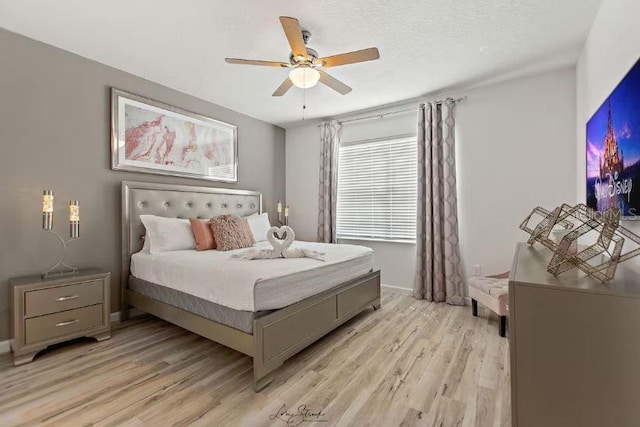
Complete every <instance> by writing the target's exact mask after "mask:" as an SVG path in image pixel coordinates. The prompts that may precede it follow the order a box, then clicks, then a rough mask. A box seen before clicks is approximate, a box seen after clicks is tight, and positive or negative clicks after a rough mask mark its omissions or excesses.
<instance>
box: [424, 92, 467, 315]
mask: <svg viewBox="0 0 640 427" xmlns="http://www.w3.org/2000/svg"><path fill="white" fill-rule="evenodd" d="M454 113H455V103H454V101H453V100H451V99H447V100H446V101H444V102H442V103H428V104H426V105H425V104H420V107H419V108H418V207H417V208H418V209H417V213H418V215H417V224H416V225H417V236H416V237H417V238H416V247H417V264H416V277H415V283H414V287H413V295H414V297H416V298H418V299H426V300H428V301H446V302H447V303H449V304H453V305H464V288H463V280H462V274H461V269H460V248H459V246H458V208H457V196H456V162H455V119H454Z"/></svg>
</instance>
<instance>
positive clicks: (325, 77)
mask: <svg viewBox="0 0 640 427" xmlns="http://www.w3.org/2000/svg"><path fill="white" fill-rule="evenodd" d="M318 72H319V73H320V83H323V84H325V85H327V86H329V87H330V88H331V89H333V90H335V91H336V92H339V93H340V94H341V95H346V94H348V93H349V92H351V91H352V90H353V89H351V88H350V87H349V86H347V85H346V84H344V83H342V82H341V81H340V80H338V79H336V78H335V77H331V76H330V75H329V74H327V73H325V72H324V71H322V70H318Z"/></svg>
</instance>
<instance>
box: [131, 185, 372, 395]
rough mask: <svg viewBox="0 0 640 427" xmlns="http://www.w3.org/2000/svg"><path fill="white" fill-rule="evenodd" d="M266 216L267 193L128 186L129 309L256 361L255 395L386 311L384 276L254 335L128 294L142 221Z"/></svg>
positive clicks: (293, 308) (272, 320) (268, 321)
mask: <svg viewBox="0 0 640 427" xmlns="http://www.w3.org/2000/svg"><path fill="white" fill-rule="evenodd" d="M261 212H262V194H261V193H259V192H255V191H245V190H230V189H220V188H210V187H192V186H183V185H165V184H155V183H144V182H127V181H125V182H123V183H122V215H123V216H122V221H123V224H122V225H123V227H122V230H123V231H122V308H121V312H122V315H123V317H124V318H126V317H127V315H128V310H129V308H130V307H136V308H138V309H140V310H142V311H144V312H147V313H150V314H153V315H154V316H157V317H159V318H161V319H164V320H166V321H168V322H171V323H173V324H175V325H178V326H180V327H182V328H184V329H187V330H189V331H191V332H194V333H196V334H198V335H201V336H203V337H205V338H208V339H210V340H212V341H215V342H217V343H220V344H222V345H225V346H227V347H230V348H232V349H234V350H237V351H239V352H241V353H244V354H246V355H248V356H251V357H252V358H253V388H254V390H255V391H260V390H261V389H263V388H264V387H266V386H267V385H269V383H271V381H272V380H273V371H275V370H276V369H277V368H278V367H279V366H280V365H282V363H284V361H285V360H287V359H289V358H290V357H291V356H293V355H294V354H296V353H298V352H299V351H301V350H303V349H304V348H306V347H307V346H309V345H310V344H311V343H313V342H314V341H316V340H318V339H319V338H321V337H323V336H324V335H326V334H327V333H329V332H331V331H332V330H334V329H335V328H337V327H338V326H340V325H341V324H343V323H344V322H346V321H347V320H349V319H351V318H352V317H354V316H356V315H357V314H359V313H361V312H362V311H364V310H367V309H368V308H369V307H373V309H374V310H375V309H378V308H380V271H373V272H370V273H367V274H365V275H363V276H360V277H357V278H355V279H352V280H349V281H347V282H345V283H343V284H341V285H339V286H337V287H334V288H332V289H329V290H327V291H325V292H323V293H320V294H317V295H314V296H312V297H309V298H307V299H305V300H303V301H300V302H297V303H295V304H292V305H290V306H287V307H285V308H282V309H279V310H276V311H274V312H272V313H269V314H267V315H265V316H262V317H259V318H257V319H255V320H254V321H253V334H249V333H246V332H243V331H240V330H238V329H235V328H232V327H230V326H227V325H224V324H222V323H218V322H215V321H213V320H209V319H206V318H204V317H201V316H198V315H196V314H193V313H191V312H189V311H186V310H183V309H180V308H177V307H175V306H172V305H169V304H166V303H163V302H160V301H158V300H155V299H153V298H150V297H148V296H145V295H142V294H140V293H137V292H134V291H133V290H131V289H129V278H130V270H129V267H130V262H131V255H132V254H134V253H136V252H138V251H140V249H142V245H143V236H144V226H143V225H142V222H141V221H140V215H143V214H149V215H159V216H165V217H172V218H189V217H191V218H193V217H197V218H211V217H214V216H216V215H221V214H235V215H239V216H246V215H251V214H253V213H261Z"/></svg>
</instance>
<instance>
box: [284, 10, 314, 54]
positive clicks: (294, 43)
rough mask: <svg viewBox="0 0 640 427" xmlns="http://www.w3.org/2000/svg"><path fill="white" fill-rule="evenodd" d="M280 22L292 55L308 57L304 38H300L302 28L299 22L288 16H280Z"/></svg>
mask: <svg viewBox="0 0 640 427" xmlns="http://www.w3.org/2000/svg"><path fill="white" fill-rule="evenodd" d="M280 23H281V24H282V29H283V30H284V34H285V35H286V36H287V40H289V46H291V52H292V53H293V55H294V56H303V57H304V58H305V59H308V58H309V54H308V53H307V48H306V47H305V46H304V39H303V38H302V29H301V28H300V23H299V22H298V20H297V19H296V18H290V17H288V16H281V17H280Z"/></svg>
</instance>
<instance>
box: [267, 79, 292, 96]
mask: <svg viewBox="0 0 640 427" xmlns="http://www.w3.org/2000/svg"><path fill="white" fill-rule="evenodd" d="M291 86H293V83H291V79H289V77H287V78H286V79H285V81H283V82H282V84H281V85H280V87H278V89H276V91H275V92H273V95H271V96H282V95H284V94H285V93H287V91H288V90H289V89H291Z"/></svg>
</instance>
